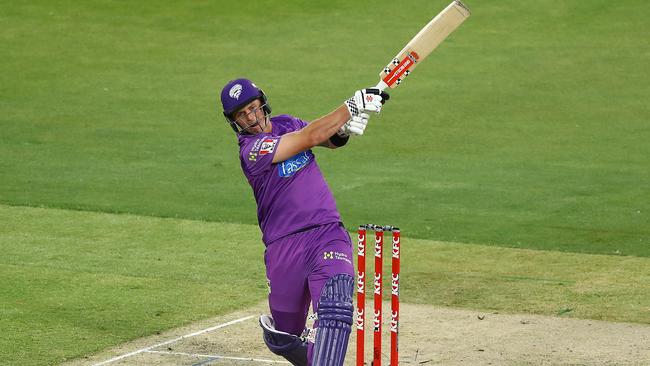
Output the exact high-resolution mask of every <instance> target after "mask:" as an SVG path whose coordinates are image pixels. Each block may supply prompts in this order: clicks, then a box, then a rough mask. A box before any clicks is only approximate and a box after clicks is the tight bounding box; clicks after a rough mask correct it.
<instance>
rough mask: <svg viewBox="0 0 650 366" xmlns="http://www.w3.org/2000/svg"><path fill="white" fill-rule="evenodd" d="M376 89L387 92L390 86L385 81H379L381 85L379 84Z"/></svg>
mask: <svg viewBox="0 0 650 366" xmlns="http://www.w3.org/2000/svg"><path fill="white" fill-rule="evenodd" d="M375 88H377V89H379V90H381V91H384V90H386V88H388V84H386V83H384V81H383V80H379V83H378V84H377V86H375Z"/></svg>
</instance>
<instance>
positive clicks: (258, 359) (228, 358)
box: [145, 351, 290, 365]
mask: <svg viewBox="0 0 650 366" xmlns="http://www.w3.org/2000/svg"><path fill="white" fill-rule="evenodd" d="M145 352H147V353H159V354H163V355H173V356H190V357H205V358H214V359H225V360H236V361H253V362H264V363H282V364H289V365H290V363H289V362H287V361H276V360H266V359H263V358H250V357H230V356H219V355H204V354H200V353H185V352H168V351H145Z"/></svg>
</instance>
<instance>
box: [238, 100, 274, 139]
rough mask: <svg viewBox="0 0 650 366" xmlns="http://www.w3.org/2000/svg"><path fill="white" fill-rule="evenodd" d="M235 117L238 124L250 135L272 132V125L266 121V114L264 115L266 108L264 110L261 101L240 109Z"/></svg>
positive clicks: (255, 101)
mask: <svg viewBox="0 0 650 366" xmlns="http://www.w3.org/2000/svg"><path fill="white" fill-rule="evenodd" d="M233 117H234V119H235V121H236V122H237V124H238V125H239V126H240V127H241V128H243V129H244V131H246V132H248V133H250V134H253V135H256V134H258V133H262V132H270V129H271V125H270V123H268V121H267V120H266V114H265V113H264V108H262V101H261V100H259V99H256V100H254V101H252V102H250V103H248V104H246V105H245V106H244V107H243V108H240V109H238V110H237V111H236V112H235V113H234V115H233ZM267 130H268V131H267Z"/></svg>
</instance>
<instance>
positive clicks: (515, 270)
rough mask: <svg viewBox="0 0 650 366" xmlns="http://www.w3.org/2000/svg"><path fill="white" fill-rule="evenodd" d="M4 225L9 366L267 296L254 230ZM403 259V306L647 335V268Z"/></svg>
mask: <svg viewBox="0 0 650 366" xmlns="http://www.w3.org/2000/svg"><path fill="white" fill-rule="evenodd" d="M0 222H2V223H3V230H2V231H0V251H1V252H2V253H3V256H2V257H1V258H0V329H3V330H4V334H5V336H3V337H2V338H0V359H1V360H3V363H6V364H10V365H21V364H25V365H34V364H55V363H58V362H61V361H63V360H65V359H70V358H74V357H80V356H83V355H86V354H89V353H92V352H96V351H98V350H101V349H104V348H107V347H109V346H112V345H115V344H119V343H121V342H124V341H126V340H130V339H133V338H138V337H142V336H145V335H149V334H152V333H155V332H158V331H162V330H165V329H168V328H171V327H174V326H179V325H182V324H186V323H187V322H191V321H195V320H198V319H204V318H208V317H211V316H214V315H217V314H224V313H227V312H231V311H235V310H240V309H243V308H246V307H248V306H251V305H252V304H255V303H258V302H260V301H262V299H264V298H265V295H266V283H265V280H264V279H265V276H264V270H263V261H262V251H263V246H262V245H261V244H260V243H259V229H258V228H257V227H256V226H254V225H236V224H219V223H211V222H203V221H190V220H183V219H162V218H152V217H142V216H133V215H114V214H105V213H92V212H79V211H68V210H58V209H43V208H27V207H11V206H4V205H0ZM402 248H403V255H402V264H403V265H402V276H401V279H402V281H401V285H402V289H401V296H402V300H403V301H404V302H407V303H422V304H433V305H440V306H451V307H457V308H470V309H482V310H489V311H498V312H502V313H536V314H547V315H562V316H569V317H579V318H591V319H601V320H610V321H627V322H640V323H647V324H650V308H648V306H647V305H648V304H649V303H650V259H648V258H637V257H620V256H605V255H590V254H570V253H557V252H546V251H533V250H524V249H503V248H494V247H489V246H479V245H467V244H454V243H441V242H435V241H428V240H417V239H411V238H404V239H403V245H402ZM386 271H389V269H388V268H386ZM386 285H387V286H388V283H387V284H386ZM386 290H387V291H386V293H389V290H388V289H386Z"/></svg>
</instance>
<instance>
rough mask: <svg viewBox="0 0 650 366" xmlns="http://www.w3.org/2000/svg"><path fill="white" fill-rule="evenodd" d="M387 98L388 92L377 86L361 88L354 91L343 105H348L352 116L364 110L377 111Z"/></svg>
mask: <svg viewBox="0 0 650 366" xmlns="http://www.w3.org/2000/svg"><path fill="white" fill-rule="evenodd" d="M388 98H389V95H388V93H386V92H385V91H382V90H379V89H377V88H367V89H361V90H357V91H356V92H354V95H353V96H352V97H350V99H348V100H346V101H345V106H346V107H348V111H349V112H350V116H352V117H355V116H359V115H360V114H361V113H365V112H373V113H379V112H381V107H382V105H383V104H384V103H386V101H387V100H388Z"/></svg>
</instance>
